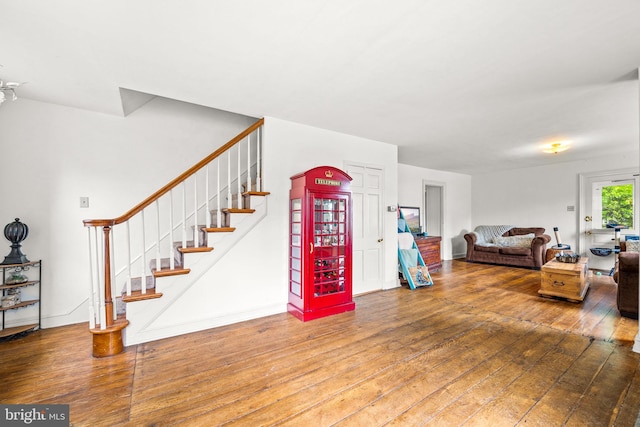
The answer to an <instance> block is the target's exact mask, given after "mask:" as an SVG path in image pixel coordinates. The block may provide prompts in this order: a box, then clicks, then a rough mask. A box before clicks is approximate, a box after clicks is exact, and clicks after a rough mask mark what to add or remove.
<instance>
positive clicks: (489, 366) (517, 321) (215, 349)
mask: <svg viewBox="0 0 640 427" xmlns="http://www.w3.org/2000/svg"><path fill="white" fill-rule="evenodd" d="M432 276H433V279H434V282H435V285H434V286H433V287H429V288H420V289H417V290H414V291H411V290H409V289H408V288H406V287H402V288H399V289H393V290H389V291H382V292H375V293H371V294H366V295H361V296H358V297H356V298H355V301H356V310H355V311H354V312H349V313H343V314H339V315H335V316H331V317H328V318H323V319H317V320H313V321H310V322H306V323H303V322H300V321H299V320H297V319H296V318H294V317H293V316H291V315H289V314H286V313H284V314H279V315H275V316H269V317H265V318H262V319H255V320H251V321H248V322H242V323H237V324H234V325H229V326H225V327H221V328H215V329H210V330H207V331H202V332H197V333H193V334H188V335H183V336H180V337H175V338H169V339H164V340H158V341H154V342H150V343H146V344H140V345H136V346H131V347H128V348H127V349H126V350H125V352H124V353H122V354H120V355H117V356H113V357H110V358H104V359H95V358H93V357H92V356H91V334H90V333H89V332H88V326H87V325H86V324H82V325H71V326H65V327H61V328H52V329H45V330H41V331H36V332H34V333H31V334H29V335H26V336H24V337H20V338H18V339H14V340H9V341H4V342H0V402H2V403H44V404H53V403H68V404H70V413H71V414H70V415H71V422H72V425H75V426H120V425H123V426H129V425H130V426H169V425H180V426H182V425H186V426H215V425H240V426H260V425H285V426H332V425H336V426H384V425H387V426H423V425H428V426H431V425H434V426H440V425H441V426H457V425H468V426H516V425H517V426H532V425H533V426H565V425H566V426H635V424H636V421H637V419H638V413H639V410H640V369H639V363H640V354H637V353H634V352H633V351H632V350H631V348H632V346H633V341H634V338H635V334H636V333H637V330H638V322H637V320H631V319H627V318H623V317H620V315H619V313H618V311H617V309H616V305H615V300H616V285H615V283H614V282H613V281H612V280H611V278H610V277H608V276H593V280H592V285H591V288H590V290H589V293H588V294H587V297H586V299H585V301H584V302H583V303H580V304H577V303H572V302H568V301H565V300H562V299H554V298H543V297H540V296H539V295H538V289H539V284H540V272H539V271H533V270H527V269H519V268H509V267H498V266H491V265H484V264H470V263H466V262H464V261H448V262H445V263H444V267H443V270H442V271H440V272H435V273H432Z"/></svg>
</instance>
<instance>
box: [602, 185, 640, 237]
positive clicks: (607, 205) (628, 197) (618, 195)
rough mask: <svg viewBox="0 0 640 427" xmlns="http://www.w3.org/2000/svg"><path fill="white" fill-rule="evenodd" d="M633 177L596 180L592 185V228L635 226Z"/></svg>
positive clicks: (630, 228) (630, 227)
mask: <svg viewBox="0 0 640 427" xmlns="http://www.w3.org/2000/svg"><path fill="white" fill-rule="evenodd" d="M635 181H636V180H635V179H634V178H630V179H616V180H609V181H597V182H594V183H593V187H592V196H593V199H592V209H593V212H592V213H593V227H594V228H600V229H605V228H616V227H619V228H622V229H627V230H633V229H636V228H637V221H638V218H637V217H636V209H635V203H634V200H635V197H634V195H635V192H636V191H637V188H636V183H635Z"/></svg>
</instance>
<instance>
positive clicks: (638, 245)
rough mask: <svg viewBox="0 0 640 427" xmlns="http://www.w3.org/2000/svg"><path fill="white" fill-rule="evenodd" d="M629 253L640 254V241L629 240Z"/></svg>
mask: <svg viewBox="0 0 640 427" xmlns="http://www.w3.org/2000/svg"><path fill="white" fill-rule="evenodd" d="M625 243H626V245H627V252H640V240H627V241H626V242H625Z"/></svg>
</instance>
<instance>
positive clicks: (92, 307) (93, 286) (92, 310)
mask: <svg viewBox="0 0 640 427" xmlns="http://www.w3.org/2000/svg"><path fill="white" fill-rule="evenodd" d="M91 230H94V231H95V230H96V228H95V227H88V228H87V232H88V237H89V286H90V294H89V295H90V297H91V299H90V301H89V329H93V328H95V327H96V306H97V304H96V295H97V293H99V292H100V290H99V286H98V284H97V283H96V280H95V277H94V275H93V254H94V251H93V247H92V245H91ZM96 254H97V252H96Z"/></svg>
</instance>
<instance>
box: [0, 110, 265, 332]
mask: <svg viewBox="0 0 640 427" xmlns="http://www.w3.org/2000/svg"><path fill="white" fill-rule="evenodd" d="M254 121H255V119H253V118H248V117H244V116H238V115H235V114H230V113H225V112H221V111H217V110H213V109H210V108H204V107H200V106H195V105H192V104H186V103H181V102H177V101H170V100H167V99H163V98H156V99H154V100H153V101H151V102H149V103H148V104H146V105H145V106H143V107H142V108H141V109H139V110H137V111H135V112H133V113H132V114H130V115H129V116H128V117H126V118H123V117H115V116H109V115H105V114H99V113H94V112H89V111H84V110H79V109H73V108H67V107H62V106H58V105H53V104H47V103H42V102H37V101H30V100H27V99H19V100H17V101H15V102H6V103H4V104H3V105H2V106H1V107H0V129H2V132H0V153H2V154H1V158H2V161H1V164H2V166H1V167H0V178H1V181H0V182H2V185H0V200H2V202H1V203H0V226H1V227H4V225H5V224H7V223H9V222H12V221H13V219H14V218H16V217H19V218H20V219H21V220H22V221H23V222H24V223H26V224H27V225H28V226H29V230H30V231H29V236H28V237H27V239H26V240H25V241H24V242H23V252H24V253H25V254H26V255H27V257H28V258H29V259H30V260H36V259H42V260H43V279H42V293H43V295H42V299H43V300H42V316H43V327H53V326H59V325H64V324H70V323H78V322H85V321H87V320H88V309H87V306H86V302H87V295H88V290H89V285H88V277H89V273H88V263H87V261H86V259H87V258H86V256H87V234H86V233H87V231H86V229H85V228H84V227H83V224H82V220H83V219H87V218H112V217H115V216H119V215H121V214H123V213H125V212H126V211H127V210H128V209H130V208H132V207H133V206H134V205H135V204H137V203H139V202H140V201H142V200H143V199H144V198H146V197H147V196H149V195H151V194H152V193H154V192H155V191H156V190H158V189H159V188H160V187H162V186H163V185H165V184H166V183H167V182H168V181H170V180H171V179H173V178H175V177H176V176H178V175H179V174H181V173H182V172H183V171H185V170H186V169H188V168H189V167H190V166H192V165H193V164H194V163H196V162H197V161H198V160H200V159H201V158H203V157H205V156H206V155H207V154H209V153H211V152H212V151H214V150H215V149H216V148H217V147H218V146H220V145H222V144H223V143H225V142H227V141H228V140H229V139H231V138H232V137H234V136H235V135H236V134H238V133H239V132H240V131H242V130H244V129H245V128H246V127H248V126H249V125H250V124H251V123H253V122H254ZM80 196H88V197H89V198H90V207H89V208H88V209H81V208H80V206H79V205H80V202H79V197H80ZM2 242H5V243H6V244H5V243H2ZM5 252H6V253H5ZM8 253H9V242H8V241H7V240H5V239H4V236H0V256H1V257H2V259H4V256H5V255H6V254H8ZM20 311H23V310H20ZM24 312H25V313H26V310H24Z"/></svg>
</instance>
